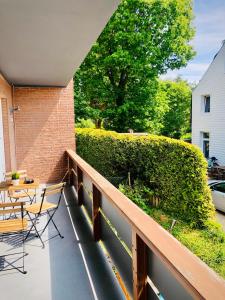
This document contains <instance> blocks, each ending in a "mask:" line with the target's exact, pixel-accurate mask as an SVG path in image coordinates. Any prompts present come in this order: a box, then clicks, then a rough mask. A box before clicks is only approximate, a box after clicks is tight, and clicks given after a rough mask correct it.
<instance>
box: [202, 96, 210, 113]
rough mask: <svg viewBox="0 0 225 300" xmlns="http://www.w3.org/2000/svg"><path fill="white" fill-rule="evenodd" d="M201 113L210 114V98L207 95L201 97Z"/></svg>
mask: <svg viewBox="0 0 225 300" xmlns="http://www.w3.org/2000/svg"><path fill="white" fill-rule="evenodd" d="M203 112H205V113H209V112H210V96H209V95H206V96H203Z"/></svg>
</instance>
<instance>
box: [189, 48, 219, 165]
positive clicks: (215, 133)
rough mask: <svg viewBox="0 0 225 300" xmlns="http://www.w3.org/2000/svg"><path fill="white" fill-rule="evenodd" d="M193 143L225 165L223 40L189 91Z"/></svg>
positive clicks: (206, 154) (208, 155)
mask: <svg viewBox="0 0 225 300" xmlns="http://www.w3.org/2000/svg"><path fill="white" fill-rule="evenodd" d="M206 46H207V45H206ZM192 143H193V144H196V145H198V146H199V147H200V148H201V149H202V151H203V153H204V154H205V156H206V158H208V157H212V156H215V157H216V158H217V159H218V160H219V163H220V164H222V165H225V42H223V45H222V47H221V49H220V50H219V52H218V53H217V55H215V57H214V60H213V61H212V63H211V65H210V66H209V68H208V70H207V71H206V73H205V74H204V75H203V77H202V79H201V80H200V82H199V84H198V85H197V87H196V88H195V89H194V91H193V94H192Z"/></svg>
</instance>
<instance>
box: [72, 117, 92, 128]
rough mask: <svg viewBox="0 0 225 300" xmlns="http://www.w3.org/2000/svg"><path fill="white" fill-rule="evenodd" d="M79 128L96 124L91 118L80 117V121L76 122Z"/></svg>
mask: <svg viewBox="0 0 225 300" xmlns="http://www.w3.org/2000/svg"><path fill="white" fill-rule="evenodd" d="M76 127H77V128H95V124H94V123H93V122H92V120H91V119H87V120H85V119H80V120H79V122H76Z"/></svg>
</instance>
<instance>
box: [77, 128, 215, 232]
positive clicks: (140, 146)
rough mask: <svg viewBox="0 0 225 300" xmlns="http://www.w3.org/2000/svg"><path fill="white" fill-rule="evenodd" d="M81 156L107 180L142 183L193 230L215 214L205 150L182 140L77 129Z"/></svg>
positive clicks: (162, 204) (169, 211) (172, 213)
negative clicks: (126, 180)
mask: <svg viewBox="0 0 225 300" xmlns="http://www.w3.org/2000/svg"><path fill="white" fill-rule="evenodd" d="M76 133H77V134H76V139H77V152H78V154H79V155H81V156H82V157H83V158H84V159H85V160H86V161H87V162H88V163H90V164H91V165H92V166H93V167H94V168H96V169H97V170H98V171H99V172H100V173H102V175H103V176H105V177H106V178H109V177H113V176H121V177H127V174H128V172H130V174H131V178H132V181H135V180H139V181H141V182H142V183H143V185H144V186H146V187H147V188H149V189H150V190H152V191H153V192H154V195H155V196H156V197H158V198H159V199H160V208H161V209H163V210H164V211H166V212H168V213H170V214H171V215H172V216H174V217H179V218H181V219H182V220H184V221H186V222H188V223H189V224H190V225H191V226H203V225H204V224H205V222H206V221H207V220H208V219H210V218H211V217H212V216H213V215H214V206H213V204H212V200H211V194H210V190H209V188H208V186H207V176H206V170H207V162H206V160H205V158H204V157H203V154H202V152H201V151H200V150H199V149H198V148H197V147H194V146H193V145H190V144H188V143H185V142H183V141H179V140H173V139H170V138H166V137H159V136H154V135H149V136H139V137H138V136H134V135H132V134H119V133H115V132H109V131H104V130H97V129H77V130H76Z"/></svg>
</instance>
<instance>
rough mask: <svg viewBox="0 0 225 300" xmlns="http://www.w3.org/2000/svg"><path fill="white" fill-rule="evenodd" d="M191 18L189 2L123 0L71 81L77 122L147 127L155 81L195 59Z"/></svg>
mask: <svg viewBox="0 0 225 300" xmlns="http://www.w3.org/2000/svg"><path fill="white" fill-rule="evenodd" d="M192 17H193V13H192V1H191V0H123V1H122V2H121V4H120V5H119V7H118V9H117V11H116V12H115V13H114V15H113V16H112V18H111V19H110V21H109V22H108V24H107V25H106V27H105V29H104V30H103V32H102V34H101V35H100V36H99V38H98V40H97V42H96V44H95V45H94V46H93V47H92V49H91V51H90V52H89V54H88V55H87V57H86V59H85V60H84V62H83V63H82V65H81V67H80V69H79V70H78V71H77V72H76V74H75V76H74V82H75V104H76V116H77V118H79V117H84V115H85V114H86V115H85V117H86V118H92V119H94V120H95V121H96V125H97V126H100V125H101V122H102V120H104V125H105V127H106V128H109V129H113V130H116V131H118V132H121V131H127V129H128V128H132V129H134V130H146V129H148V127H149V126H150V127H151V126H152V125H153V120H154V115H155V114H157V112H158V108H156V111H155V108H154V105H155V93H156V92H157V84H158V83H157V80H156V79H157V77H158V76H159V75H160V74H163V73H165V72H166V71H167V70H168V69H171V70H173V69H178V68H180V67H183V66H185V65H186V64H187V62H188V61H189V60H190V59H191V58H192V57H193V55H194V51H193V49H192V47H191V45H190V44H189V41H190V40H191V39H192V38H193V35H194V29H193V27H192ZM79 106H81V107H79Z"/></svg>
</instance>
